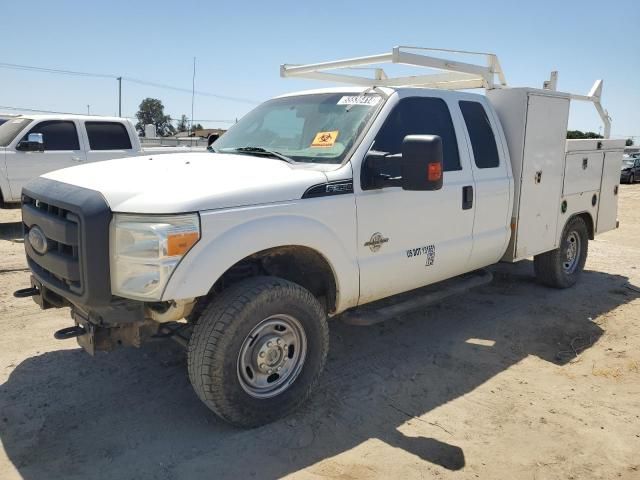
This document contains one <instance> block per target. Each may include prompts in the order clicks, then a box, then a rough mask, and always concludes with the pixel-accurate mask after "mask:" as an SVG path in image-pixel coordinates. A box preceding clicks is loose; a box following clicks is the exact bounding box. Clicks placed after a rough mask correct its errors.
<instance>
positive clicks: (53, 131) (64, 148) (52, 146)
mask: <svg viewBox="0 0 640 480" xmlns="http://www.w3.org/2000/svg"><path fill="white" fill-rule="evenodd" d="M30 133H41V134H42V137H43V140H44V151H42V152H25V151H21V150H18V149H16V148H15V147H16V146H17V144H18V143H19V142H20V141H22V140H26V139H27V137H28V136H29V134H30ZM14 142H15V145H13V147H14V148H12V149H11V151H7V154H6V157H5V158H6V165H7V177H8V178H9V183H10V185H11V191H12V192H14V196H15V195H16V194H17V195H18V198H19V195H20V192H21V191H22V187H24V185H25V184H26V183H27V182H29V181H30V180H32V179H34V178H36V177H39V176H40V175H43V174H45V173H47V172H51V171H53V170H59V169H61V168H67V167H72V166H74V165H78V164H79V163H81V162H83V161H84V160H85V152H84V150H83V149H82V148H81V146H80V145H81V144H80V139H79V137H78V128H77V125H76V122H75V121H73V120H44V121H41V122H38V123H36V124H35V125H33V126H31V128H30V129H29V130H28V131H27V133H26V134H25V135H24V136H22V137H19V138H17V139H16V140H14Z"/></svg>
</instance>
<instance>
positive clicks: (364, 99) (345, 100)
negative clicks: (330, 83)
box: [337, 95, 380, 107]
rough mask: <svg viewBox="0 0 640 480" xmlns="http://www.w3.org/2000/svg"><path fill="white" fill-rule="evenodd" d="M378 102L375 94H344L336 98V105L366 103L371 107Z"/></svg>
mask: <svg viewBox="0 0 640 480" xmlns="http://www.w3.org/2000/svg"><path fill="white" fill-rule="evenodd" d="M379 102H380V97H378V96H377V95H369V96H365V95H353V96H344V97H342V98H341V99H340V100H338V103H337V104H338V105H367V106H369V107H373V106H374V105H377V104H378V103H379Z"/></svg>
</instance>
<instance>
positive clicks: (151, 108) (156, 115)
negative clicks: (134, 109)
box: [136, 98, 176, 137]
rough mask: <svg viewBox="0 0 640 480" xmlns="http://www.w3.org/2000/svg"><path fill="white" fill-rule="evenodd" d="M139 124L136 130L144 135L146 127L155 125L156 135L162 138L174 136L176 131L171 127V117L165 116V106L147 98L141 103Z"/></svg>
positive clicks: (137, 115) (155, 99) (138, 116)
mask: <svg viewBox="0 0 640 480" xmlns="http://www.w3.org/2000/svg"><path fill="white" fill-rule="evenodd" d="M136 118H137V119H138V123H136V129H137V130H138V131H139V132H141V134H142V135H144V126H145V125H155V126H156V133H157V134H158V136H160V137H166V136H167V135H173V134H174V133H175V131H176V129H175V128H173V125H171V117H170V116H169V115H165V114H164V105H162V102H161V101H160V100H158V99H157V98H145V99H144V100H142V102H140V106H139V107H138V113H136Z"/></svg>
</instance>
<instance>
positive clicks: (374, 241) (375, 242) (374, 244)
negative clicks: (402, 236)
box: [364, 232, 389, 253]
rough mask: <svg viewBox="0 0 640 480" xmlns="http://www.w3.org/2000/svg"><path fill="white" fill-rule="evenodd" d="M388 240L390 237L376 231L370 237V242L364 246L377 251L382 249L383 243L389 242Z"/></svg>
mask: <svg viewBox="0 0 640 480" xmlns="http://www.w3.org/2000/svg"><path fill="white" fill-rule="evenodd" d="M388 241H389V239H388V238H385V237H383V236H382V234H381V233H380V232H376V233H374V234H373V235H371V238H370V239H369V241H368V242H365V243H364V246H365V247H369V249H370V250H371V251H372V252H374V253H375V252H377V251H378V250H380V248H381V247H382V245H383V244H385V243H387V242H388Z"/></svg>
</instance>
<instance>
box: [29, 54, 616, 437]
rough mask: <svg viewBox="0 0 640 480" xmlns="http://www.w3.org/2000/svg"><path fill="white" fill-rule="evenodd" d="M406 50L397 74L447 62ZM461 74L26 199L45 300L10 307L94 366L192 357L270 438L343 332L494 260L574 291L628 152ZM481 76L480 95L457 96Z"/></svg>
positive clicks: (195, 375) (195, 376)
mask: <svg viewBox="0 0 640 480" xmlns="http://www.w3.org/2000/svg"><path fill="white" fill-rule="evenodd" d="M401 53H403V52H400V51H398V52H396V51H395V50H394V52H392V54H391V56H389V57H388V59H389V60H391V61H398V62H408V61H413V62H414V63H419V62H422V63H425V62H426V63H435V64H437V65H440V67H442V68H444V67H443V66H442V64H440V63H437V62H436V61H435V60H434V59H432V58H430V57H424V58H419V59H416V58H414V57H413V56H408V57H403V56H401ZM411 55H414V56H415V54H411ZM385 58H386V57H385ZM368 60H370V61H371V62H374V61H379V60H380V56H375V58H370V59H368ZM362 62H365V61H364V60H362V59H350V60H343V61H338V62H334V64H336V65H339V67H344V66H353V65H361V64H362ZM365 63H366V62H365ZM327 65H328V64H326V63H323V64H317V65H311V66H309V65H307V66H295V67H292V70H287V69H286V68H284V70H283V72H285V73H286V72H289V73H292V72H298V73H300V74H302V75H307V74H313V76H314V78H324V77H322V75H323V74H322V73H321V72H320V73H319V71H320V70H323V69H326V68H327ZM447 65H451V64H447ZM462 65H463V66H462V67H460V68H463V69H466V70H469V71H471V72H473V73H472V74H467V75H475V76H472V77H470V79H464V80H463V81H462V83H460V82H461V77H460V75H458V74H456V75H453V76H452V77H443V76H442V75H436V77H437V78H435V79H434V78H433V77H430V78H431V80H432V81H433V83H434V85H433V86H435V87H437V88H431V89H430V88H424V85H425V84H429V81H430V80H429V79H427V78H426V77H420V78H419V80H414V82H416V83H419V85H420V86H419V87H417V86H402V84H403V83H407V82H409V80H407V78H406V77H404V78H402V79H389V78H386V76H384V77H385V78H382V77H383V76H382V75H378V77H380V78H376V79H373V80H372V81H371V85H368V86H355V87H354V86H345V87H336V88H329V89H320V90H310V91H305V92H299V93H294V94H289V95H283V96H280V97H277V98H274V99H272V100H269V101H267V102H265V103H263V104H262V105H260V106H258V107H257V108H256V109H255V110H253V111H252V112H250V113H248V114H247V115H246V116H245V117H243V118H242V119H241V120H240V121H239V122H238V123H237V124H236V125H234V126H233V127H232V128H231V129H230V130H229V131H228V132H227V133H226V134H225V135H223V136H222V137H220V138H219V139H218V140H216V141H215V142H214V143H213V144H212V145H211V147H210V149H209V151H208V152H206V153H188V154H174V155H162V156H158V157H155V156H141V157H137V158H133V159H128V160H126V161H125V160H111V161H105V162H101V163H99V164H98V163H96V164H88V165H83V166H77V167H73V168H68V169H63V170H58V171H55V172H51V173H48V174H45V175H43V176H41V177H40V178H38V179H36V180H34V181H32V182H30V183H29V184H28V185H27V186H26V187H25V188H24V189H23V191H22V202H23V206H22V212H23V223H24V227H25V250H26V254H27V261H28V264H29V267H30V268H31V270H32V285H31V286H30V287H28V288H25V289H23V290H21V291H18V292H16V295H18V296H25V297H26V296H31V297H33V299H34V300H35V301H36V302H37V303H38V304H39V305H40V306H41V307H42V308H62V307H70V308H71V314H72V318H73V320H74V325H73V326H71V327H69V328H67V329H63V330H61V331H58V332H56V335H57V337H58V338H61V339H65V338H77V341H78V343H79V344H80V345H81V346H83V347H84V348H85V349H86V350H87V351H88V352H89V353H93V352H95V351H98V350H110V349H112V348H115V347H117V346H120V345H134V346H139V345H140V344H141V343H142V342H144V341H145V340H147V339H149V338H153V337H158V336H167V337H172V338H174V339H175V340H177V341H179V342H181V343H183V344H185V345H186V346H187V347H188V370H189V377H190V379H191V382H192V384H193V386H194V389H195V390H196V393H197V394H198V396H199V397H200V398H201V400H202V401H203V402H204V403H205V404H206V405H207V406H208V407H209V408H211V409H212V410H213V411H214V412H216V413H217V414H218V415H220V416H221V417H222V418H224V419H226V420H227V421H229V422H231V423H233V424H236V425H240V426H256V425H260V424H263V423H265V422H268V421H271V420H274V419H277V418H280V417H282V416H283V415H286V414H287V413H289V412H291V411H292V410H293V409H295V408H296V407H297V406H298V405H299V404H300V403H301V402H303V401H304V399H305V398H306V397H307V396H308V395H309V392H310V391H311V389H312V387H313V386H314V385H315V383H316V382H317V380H318V377H319V375H320V373H321V371H322V367H323V365H324V361H325V358H326V354H327V349H328V328H329V327H328V322H327V320H328V319H329V318H336V317H337V318H348V317H349V315H353V314H354V312H362V311H366V310H363V309H365V308H367V307H368V308H373V309H375V308H378V307H377V306H378V305H380V302H385V303H384V305H385V306H384V309H386V311H387V312H388V311H392V312H395V313H396V314H397V313H398V312H399V311H401V309H402V308H403V307H402V306H403V305H404V307H406V308H409V307H410V306H413V307H415V306H416V305H419V306H421V305H424V300H425V299H426V298H427V297H428V298H442V296H443V294H444V293H446V292H453V293H459V292H460V291H462V289H461V288H460V285H462V284H463V283H464V282H469V280H468V275H470V274H471V272H476V271H478V270H479V269H482V268H484V267H487V266H489V265H492V264H494V263H496V262H499V261H507V262H515V261H520V260H523V259H525V258H530V257H533V258H534V267H535V271H536V275H537V277H538V278H539V280H541V281H542V282H543V283H545V284H547V285H549V286H552V287H556V288H566V287H569V286H572V285H574V284H575V283H576V282H577V280H578V279H579V276H580V273H581V271H582V269H583V267H584V264H585V261H586V255H587V244H588V240H589V239H590V238H593V237H594V235H596V234H597V233H601V232H603V231H607V230H610V229H612V228H615V227H616V226H617V223H616V220H615V215H616V208H617V196H616V195H617V184H618V178H619V173H618V172H619V170H618V169H619V165H620V158H621V155H622V143H621V142H619V141H609V140H602V141H600V142H598V143H579V144H578V143H568V142H567V141H566V129H567V119H568V108H569V101H570V98H571V97H570V95H569V94H564V93H561V92H556V91H554V90H549V89H546V90H545V89H509V88H506V85H501V86H499V87H498V86H496V85H493V84H489V83H487V82H488V78H489V77H488V75H489V73H491V75H494V74H496V71H497V66H496V65H499V64H497V60H496V61H494V62H493V63H491V62H490V65H491V67H488V70H482V68H485V67H474V68H471V67H465V66H464V64H462ZM329 66H334V65H329ZM447 68H451V67H447ZM478 72H480V73H481V74H478ZM485 73H486V75H485ZM318 75H320V77H318ZM283 76H286V75H283ZM476 77H477V78H476ZM331 78H332V79H334V78H336V75H332V76H331ZM447 79H448V81H450V83H449V84H447V85H448V87H449V88H442V82H443V81H444V80H447ZM348 80H349V81H351V82H353V81H354V80H353V79H352V78H351V77H348ZM469 82H472V83H473V82H480V83H479V85H482V86H484V87H485V88H487V95H484V96H483V95H478V94H471V93H465V92H461V91H458V88H453V86H454V84H455V85H456V86H458V87H460V88H463V87H465V88H466V87H469V85H470V83H469ZM394 83H399V84H401V86H394ZM377 84H381V85H380V86H378V85H377ZM488 87H491V88H488ZM591 98H593V99H597V101H598V102H599V94H597V95H596V94H595V93H594V95H591ZM594 101H595V100H594ZM488 278H490V275H489V276H488ZM447 282H448V283H447ZM451 282H453V284H454V286H453V287H450V286H446V285H450V284H451ZM476 283H477V282H476ZM467 284H469V283H467ZM456 285H457V286H456ZM469 285H470V284H469ZM426 287H430V288H432V292H433V291H435V295H433V294H429V295H431V296H429V295H427V294H426V293H425V291H424V290H423V288H426ZM394 302H395V303H394ZM390 304H393V307H392V308H391V309H390V310H389V308H390V307H389V305H390ZM370 311H371V310H369V312H370ZM380 311H382V307H381V309H380ZM361 317H362V315H361ZM365 317H366V315H365Z"/></svg>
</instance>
